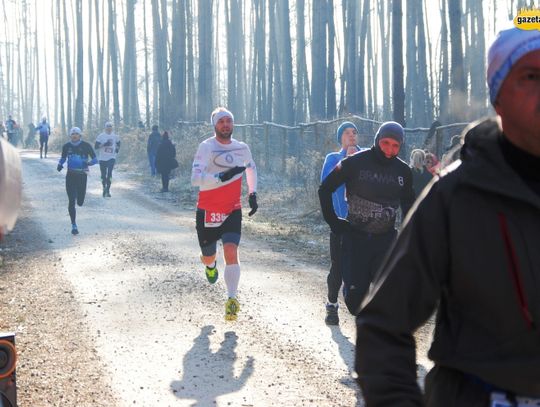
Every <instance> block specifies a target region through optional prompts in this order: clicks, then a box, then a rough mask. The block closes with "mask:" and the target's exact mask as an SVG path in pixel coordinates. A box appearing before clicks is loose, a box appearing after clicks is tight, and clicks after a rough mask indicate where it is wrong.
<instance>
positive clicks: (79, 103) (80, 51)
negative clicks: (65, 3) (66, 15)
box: [75, 0, 84, 127]
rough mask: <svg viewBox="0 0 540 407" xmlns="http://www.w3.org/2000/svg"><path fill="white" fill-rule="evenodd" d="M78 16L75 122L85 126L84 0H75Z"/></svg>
mask: <svg viewBox="0 0 540 407" xmlns="http://www.w3.org/2000/svg"><path fill="white" fill-rule="evenodd" d="M75 7H76V13H75V14H76V16H77V24H76V30H77V97H76V98H75V123H76V124H77V126H81V127H83V126H84V111H83V107H84V59H83V58H84V48H83V25H82V0H75Z"/></svg>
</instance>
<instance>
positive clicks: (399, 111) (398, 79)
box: [392, 0, 405, 125]
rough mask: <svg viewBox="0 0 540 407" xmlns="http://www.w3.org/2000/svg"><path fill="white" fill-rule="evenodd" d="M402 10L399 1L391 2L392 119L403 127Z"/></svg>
mask: <svg viewBox="0 0 540 407" xmlns="http://www.w3.org/2000/svg"><path fill="white" fill-rule="evenodd" d="M402 18H403V8H402V4H401V0H392V56H393V58H392V74H393V82H394V85H393V94H392V99H393V109H394V112H393V118H394V121H396V122H398V123H400V124H402V125H405V91H404V89H403V36H402V34H401V26H402Z"/></svg>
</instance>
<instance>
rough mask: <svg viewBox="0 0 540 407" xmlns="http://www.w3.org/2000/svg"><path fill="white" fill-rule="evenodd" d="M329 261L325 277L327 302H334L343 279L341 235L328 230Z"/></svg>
mask: <svg viewBox="0 0 540 407" xmlns="http://www.w3.org/2000/svg"><path fill="white" fill-rule="evenodd" d="M330 262H331V265H330V271H329V273H328V277H327V278H326V284H327V286H328V302H331V303H333V304H335V303H336V302H337V300H338V295H339V289H340V288H341V284H342V282H343V280H342V273H341V235H336V234H335V233H333V232H330Z"/></svg>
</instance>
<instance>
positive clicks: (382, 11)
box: [377, 1, 391, 117]
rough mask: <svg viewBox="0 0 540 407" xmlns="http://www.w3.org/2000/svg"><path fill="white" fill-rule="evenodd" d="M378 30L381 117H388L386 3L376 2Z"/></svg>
mask: <svg viewBox="0 0 540 407" xmlns="http://www.w3.org/2000/svg"><path fill="white" fill-rule="evenodd" d="M377 5H378V14H379V30H380V32H381V75H382V80H381V83H382V97H383V101H382V104H383V111H382V116H383V117H389V116H390V100H391V99H390V95H391V89H390V51H389V50H390V47H389V43H388V42H389V41H388V38H390V27H391V25H390V24H388V20H387V18H386V16H387V15H389V14H390V13H389V11H390V10H389V5H388V2H385V1H378V2H377Z"/></svg>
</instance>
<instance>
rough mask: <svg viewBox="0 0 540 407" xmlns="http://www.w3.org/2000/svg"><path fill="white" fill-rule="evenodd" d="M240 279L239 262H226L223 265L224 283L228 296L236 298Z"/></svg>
mask: <svg viewBox="0 0 540 407" xmlns="http://www.w3.org/2000/svg"><path fill="white" fill-rule="evenodd" d="M239 281H240V264H228V265H226V266H225V285H226V286H227V293H228V295H229V298H236V292H237V291H238V282H239Z"/></svg>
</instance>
